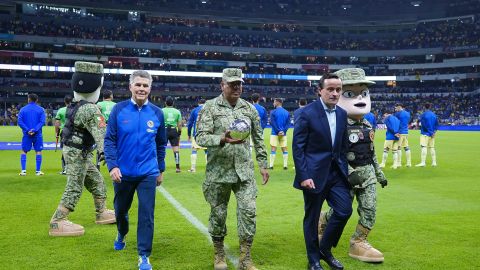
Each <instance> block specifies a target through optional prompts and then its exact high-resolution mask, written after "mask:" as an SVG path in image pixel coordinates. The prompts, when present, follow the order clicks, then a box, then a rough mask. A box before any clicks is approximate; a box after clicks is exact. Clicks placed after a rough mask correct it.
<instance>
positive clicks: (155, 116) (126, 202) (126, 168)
mask: <svg viewBox="0 0 480 270" xmlns="http://www.w3.org/2000/svg"><path fill="white" fill-rule="evenodd" d="M151 86H152V76H151V75H150V74H149V73H148V72H146V71H141V70H140V71H134V72H133V73H132V74H131V75H130V85H129V88H130V92H131V93H132V98H131V99H130V100H126V101H123V102H120V103H117V104H116V105H115V106H114V107H113V109H112V112H111V114H110V118H109V120H108V125H107V134H106V136H105V160H106V162H107V166H108V170H109V171H110V177H111V178H112V180H113V182H114V183H113V186H114V189H115V198H114V205H115V214H116V216H117V228H118V234H117V238H116V239H115V242H114V249H115V250H122V249H124V248H125V236H126V234H127V233H128V230H129V227H128V226H129V225H128V211H129V209H130V206H131V204H132V200H133V196H134V193H135V190H136V191H137V197H138V228H137V250H138V255H139V260H138V266H139V269H140V270H150V269H152V266H151V264H150V260H149V256H150V253H151V251H152V241H153V226H154V209H155V194H156V186H159V185H160V184H161V183H162V181H163V174H162V173H163V171H164V170H165V146H166V143H167V139H166V133H165V122H164V118H163V113H162V110H161V109H160V108H158V107H157V106H155V105H153V104H152V103H150V102H149V101H148V95H149V94H150V90H151Z"/></svg>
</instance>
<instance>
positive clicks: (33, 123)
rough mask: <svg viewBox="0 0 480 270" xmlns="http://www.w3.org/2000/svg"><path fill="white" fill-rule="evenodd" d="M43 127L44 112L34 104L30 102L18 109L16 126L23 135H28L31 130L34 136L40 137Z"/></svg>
mask: <svg viewBox="0 0 480 270" xmlns="http://www.w3.org/2000/svg"><path fill="white" fill-rule="evenodd" d="M44 125H45V110H44V109H43V108H42V107H40V106H39V105H37V103H35V102H30V103H28V104H27V105H25V106H24V107H23V108H21V109H20V113H19V114H18V126H20V128H21V129H22V131H23V135H25V136H26V135H28V132H29V131H30V130H32V131H33V132H35V135H34V136H42V127H43V126H44Z"/></svg>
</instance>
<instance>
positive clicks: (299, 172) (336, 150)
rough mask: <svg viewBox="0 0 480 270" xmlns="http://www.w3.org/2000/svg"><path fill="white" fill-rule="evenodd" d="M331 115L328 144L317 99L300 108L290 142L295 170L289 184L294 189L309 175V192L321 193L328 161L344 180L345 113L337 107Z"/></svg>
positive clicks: (327, 136) (325, 117)
mask: <svg viewBox="0 0 480 270" xmlns="http://www.w3.org/2000/svg"><path fill="white" fill-rule="evenodd" d="M335 114H336V120H337V124H336V127H337V131H336V134H335V143H334V145H333V147H332V138H331V135H330V126H329V124H328V119H327V114H326V112H325V109H324V108H323V105H322V103H321V101H320V100H317V101H315V102H313V103H310V104H308V105H307V106H305V107H304V108H303V109H302V110H301V111H300V114H299V116H298V119H296V121H295V128H294V131H293V145H292V150H293V160H294V162H295V171H296V174H295V181H294V183H293V186H294V187H295V188H298V189H303V188H302V187H301V186H300V183H301V182H302V181H304V180H307V179H309V178H311V179H313V181H314V183H315V189H313V190H311V192H313V193H320V192H322V191H323V189H324V187H325V184H326V181H327V177H328V174H329V172H330V169H331V168H330V167H331V166H332V161H333V162H335V163H336V164H337V165H338V168H340V171H341V176H343V177H344V178H345V180H347V177H348V163H347V158H346V154H347V147H348V135H347V113H346V111H345V110H344V109H342V108H340V107H339V106H337V107H336V113H335Z"/></svg>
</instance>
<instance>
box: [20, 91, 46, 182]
mask: <svg viewBox="0 0 480 270" xmlns="http://www.w3.org/2000/svg"><path fill="white" fill-rule="evenodd" d="M37 101H38V96H37V95H36V94H29V95H28V104H27V105H25V106H24V107H22V108H21V109H20V113H19V114H18V126H19V127H20V128H21V129H22V131H23V138H22V153H21V154H20V164H21V167H22V170H21V171H20V173H19V175H20V176H25V175H27V153H28V151H30V150H31V149H32V146H33V149H34V150H35V152H36V162H37V163H36V172H35V175H37V176H39V175H43V172H42V170H41V168H42V150H43V136H42V127H43V126H44V125H45V110H44V109H43V108H42V107H41V106H39V105H38V104H37Z"/></svg>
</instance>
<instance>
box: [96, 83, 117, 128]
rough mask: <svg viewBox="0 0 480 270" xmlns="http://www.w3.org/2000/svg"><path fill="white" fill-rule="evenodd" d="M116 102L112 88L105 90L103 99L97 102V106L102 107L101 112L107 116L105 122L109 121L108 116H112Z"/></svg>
mask: <svg viewBox="0 0 480 270" xmlns="http://www.w3.org/2000/svg"><path fill="white" fill-rule="evenodd" d="M115 104H116V103H115V102H113V92H112V91H111V90H105V91H104V92H103V101H100V102H98V103H97V106H98V107H99V108H100V112H101V113H102V115H103V118H105V123H107V122H108V118H109V117H110V112H111V111H112V108H113V106H115Z"/></svg>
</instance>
